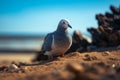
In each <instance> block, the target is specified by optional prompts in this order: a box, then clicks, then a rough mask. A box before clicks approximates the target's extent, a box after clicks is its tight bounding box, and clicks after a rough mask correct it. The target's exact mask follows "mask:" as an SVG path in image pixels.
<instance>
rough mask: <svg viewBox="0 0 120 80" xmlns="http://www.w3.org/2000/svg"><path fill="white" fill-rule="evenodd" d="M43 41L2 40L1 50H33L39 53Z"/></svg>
mask: <svg viewBox="0 0 120 80" xmlns="http://www.w3.org/2000/svg"><path fill="white" fill-rule="evenodd" d="M42 43H43V39H34V38H32V39H6V40H5V39H4V40H0V50H33V51H39V50H40V49H41V45H42Z"/></svg>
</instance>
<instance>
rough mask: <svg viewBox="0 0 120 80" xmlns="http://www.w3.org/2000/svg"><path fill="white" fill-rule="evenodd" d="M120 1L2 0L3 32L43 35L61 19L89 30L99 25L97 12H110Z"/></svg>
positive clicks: (1, 32) (0, 25) (50, 30)
mask: <svg viewBox="0 0 120 80" xmlns="http://www.w3.org/2000/svg"><path fill="white" fill-rule="evenodd" d="M110 5H114V6H117V7H118V6H119V5H120V0H0V34H40V33H48V32H53V31H55V30H56V28H57V25H58V22H59V21H60V20H61V19H67V20H68V21H69V22H70V25H71V26H72V27H73V28H72V29H69V31H70V32H73V31H74V30H80V31H81V32H82V33H86V29H87V28H88V27H97V21H96V20H95V15H96V14H99V13H103V14H104V13H105V12H106V11H108V12H110V9H109V7H110Z"/></svg>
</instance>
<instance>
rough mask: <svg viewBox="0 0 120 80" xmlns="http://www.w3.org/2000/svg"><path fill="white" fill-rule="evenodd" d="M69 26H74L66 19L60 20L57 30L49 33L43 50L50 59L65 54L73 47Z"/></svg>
mask: <svg viewBox="0 0 120 80" xmlns="http://www.w3.org/2000/svg"><path fill="white" fill-rule="evenodd" d="M67 28H72V27H71V26H70V25H69V22H68V21H67V20H65V19H62V20H60V22H59V24H58V27H57V29H56V31H54V32H52V33H48V34H47V35H46V37H45V40H44V42H43V45H42V48H41V51H43V52H44V53H43V54H44V55H47V56H48V58H49V59H52V58H53V57H54V56H64V53H65V52H66V51H67V50H68V49H69V48H70V47H71V44H72V37H71V36H70V34H69V33H68V30H67Z"/></svg>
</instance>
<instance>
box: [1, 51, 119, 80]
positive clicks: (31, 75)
mask: <svg viewBox="0 0 120 80" xmlns="http://www.w3.org/2000/svg"><path fill="white" fill-rule="evenodd" d="M34 55H35V54H21V55H20V54H14V55H3V54H2V55H0V80H120V50H114V51H104V52H86V53H79V52H74V53H70V54H67V55H65V56H64V57H58V58H57V59H56V60H53V61H49V60H47V61H40V62H36V63H32V62H30V60H31V59H32V58H33V57H34ZM12 61H14V63H13V64H15V65H16V66H18V68H13V69H10V65H11V62H12Z"/></svg>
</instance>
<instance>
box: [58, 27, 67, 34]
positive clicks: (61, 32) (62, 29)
mask: <svg viewBox="0 0 120 80" xmlns="http://www.w3.org/2000/svg"><path fill="white" fill-rule="evenodd" d="M56 32H58V33H60V34H64V33H68V31H67V29H65V28H62V27H59V26H58V28H57V30H56Z"/></svg>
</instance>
